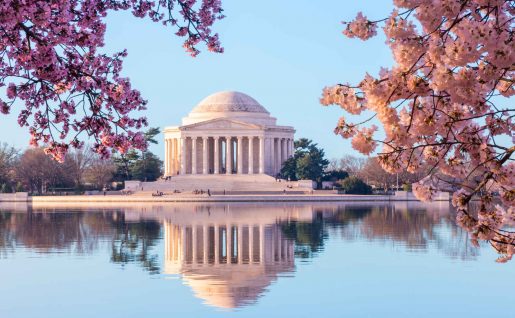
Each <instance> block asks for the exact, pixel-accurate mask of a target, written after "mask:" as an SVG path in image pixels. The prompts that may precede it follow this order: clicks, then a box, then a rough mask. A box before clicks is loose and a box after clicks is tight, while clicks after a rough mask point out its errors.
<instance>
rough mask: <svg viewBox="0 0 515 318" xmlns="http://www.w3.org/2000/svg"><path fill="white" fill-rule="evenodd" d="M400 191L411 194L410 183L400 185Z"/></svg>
mask: <svg viewBox="0 0 515 318" xmlns="http://www.w3.org/2000/svg"><path fill="white" fill-rule="evenodd" d="M402 189H403V190H404V191H406V192H411V183H405V184H403V185H402Z"/></svg>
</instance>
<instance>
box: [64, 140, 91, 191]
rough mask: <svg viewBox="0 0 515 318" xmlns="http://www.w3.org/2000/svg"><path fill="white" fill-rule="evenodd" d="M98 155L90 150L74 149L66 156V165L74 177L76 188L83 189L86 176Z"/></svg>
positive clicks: (85, 148) (84, 148)
mask: <svg viewBox="0 0 515 318" xmlns="http://www.w3.org/2000/svg"><path fill="white" fill-rule="evenodd" d="M96 156H98V155H96V154H95V153H94V152H93V151H92V150H91V149H90V148H87V147H83V148H80V149H73V150H72V151H69V152H68V153H67V154H66V157H65V160H64V164H65V167H66V169H67V171H68V173H69V174H70V175H71V176H72V177H73V180H74V182H75V187H76V188H77V189H79V190H80V189H81V188H82V185H83V183H84V174H85V172H86V171H87V170H88V168H89V167H90V165H91V164H92V162H93V160H94V159H95V157H96Z"/></svg>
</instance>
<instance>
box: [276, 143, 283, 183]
mask: <svg viewBox="0 0 515 318" xmlns="http://www.w3.org/2000/svg"><path fill="white" fill-rule="evenodd" d="M281 156H282V155H281V138H277V145H276V148H275V174H278V173H279V171H281Z"/></svg>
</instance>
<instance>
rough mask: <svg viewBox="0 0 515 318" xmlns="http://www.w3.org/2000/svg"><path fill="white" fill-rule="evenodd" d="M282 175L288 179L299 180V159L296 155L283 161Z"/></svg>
mask: <svg viewBox="0 0 515 318" xmlns="http://www.w3.org/2000/svg"><path fill="white" fill-rule="evenodd" d="M281 176H282V177H283V178H284V179H287V180H291V181H296V180H297V159H296V158H295V157H291V158H288V160H286V161H285V162H284V163H283V167H282V169H281Z"/></svg>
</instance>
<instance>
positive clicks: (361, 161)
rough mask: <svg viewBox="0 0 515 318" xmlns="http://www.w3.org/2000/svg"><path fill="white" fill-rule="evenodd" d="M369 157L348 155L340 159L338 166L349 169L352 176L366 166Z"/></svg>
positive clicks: (348, 171)
mask: <svg viewBox="0 0 515 318" xmlns="http://www.w3.org/2000/svg"><path fill="white" fill-rule="evenodd" d="M366 162H367V158H365V157H355V156H351V155H346V156H343V157H342V158H340V160H338V168H339V169H341V170H345V171H347V173H348V174H349V175H350V176H355V175H357V174H358V173H359V172H360V171H361V170H362V169H363V167H364V166H365V163H366Z"/></svg>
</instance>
